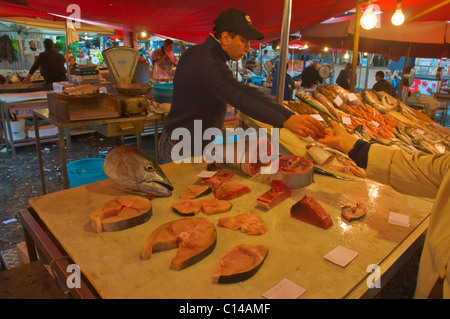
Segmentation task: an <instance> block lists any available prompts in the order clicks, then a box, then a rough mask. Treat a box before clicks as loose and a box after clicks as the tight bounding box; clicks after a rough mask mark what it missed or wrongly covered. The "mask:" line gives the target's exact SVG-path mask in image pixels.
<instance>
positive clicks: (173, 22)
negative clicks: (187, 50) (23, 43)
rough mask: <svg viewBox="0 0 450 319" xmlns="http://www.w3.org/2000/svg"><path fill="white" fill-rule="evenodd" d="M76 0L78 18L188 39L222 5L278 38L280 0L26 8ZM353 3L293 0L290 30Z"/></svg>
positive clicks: (204, 31)
mask: <svg viewBox="0 0 450 319" xmlns="http://www.w3.org/2000/svg"><path fill="white" fill-rule="evenodd" d="M72 3H76V4H78V5H79V6H80V8H81V18H82V19H84V20H89V21H97V22H102V23H107V24H112V25H115V26H118V27H123V28H133V29H134V30H136V31H144V30H145V31H147V32H149V33H154V34H160V35H164V36H167V37H170V38H174V39H179V40H183V41H187V42H192V43H201V42H203V41H204V39H205V38H206V37H207V36H208V34H209V33H210V32H212V28H213V21H214V19H215V18H216V17H217V15H218V14H219V13H220V12H222V11H223V10H225V9H228V8H230V7H235V8H238V9H241V10H244V11H245V12H247V13H248V14H249V16H250V18H251V19H252V21H253V24H254V25H255V27H256V28H257V29H259V30H261V31H262V32H263V33H264V34H265V38H264V40H263V41H264V42H266V41H271V40H274V39H279V38H280V33H281V25H282V19H283V1H262V0H246V1H242V0H216V1H198V0H170V1H168V0H158V1H156V0H143V1H142V0H141V1H138V0H108V1H103V0H97V1H92V0H77V1H75V2H74V1H73V0H60V1H54V0H28V6H29V7H30V8H33V9H36V10H41V11H43V12H51V13H57V14H61V15H66V16H67V15H69V13H67V12H66V8H67V6H68V5H69V4H72ZM354 6H355V0H322V1H293V5H292V11H291V12H292V17H291V33H295V32H297V31H299V30H301V29H302V28H304V27H307V26H311V25H314V24H317V23H319V22H321V21H323V20H327V19H329V18H331V17H333V16H336V15H338V14H341V13H343V12H345V11H347V10H350V9H352V8H353V7H354Z"/></svg>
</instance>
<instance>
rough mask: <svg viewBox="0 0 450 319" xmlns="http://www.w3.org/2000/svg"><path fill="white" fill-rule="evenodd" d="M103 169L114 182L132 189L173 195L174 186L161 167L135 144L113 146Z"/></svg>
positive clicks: (155, 194) (156, 194)
mask: <svg viewBox="0 0 450 319" xmlns="http://www.w3.org/2000/svg"><path fill="white" fill-rule="evenodd" d="M103 170H104V171H105V174H106V175H107V176H108V177H109V178H111V179H112V180H113V181H114V182H116V183H117V184H119V185H120V186H122V187H125V188H127V189H130V190H132V191H139V192H143V193H146V194H148V195H149V196H163V197H167V196H170V195H172V190H173V186H172V184H171V183H170V181H169V179H168V178H167V177H166V175H165V174H164V172H163V170H162V169H161V167H159V165H158V164H157V163H156V162H155V161H154V160H153V159H152V158H151V157H150V156H148V155H145V154H143V153H141V152H140V151H139V150H138V149H137V148H135V147H133V146H129V145H123V146H117V147H115V148H113V149H112V150H111V151H110V152H109V153H108V155H107V156H106V158H105V163H104V164H103Z"/></svg>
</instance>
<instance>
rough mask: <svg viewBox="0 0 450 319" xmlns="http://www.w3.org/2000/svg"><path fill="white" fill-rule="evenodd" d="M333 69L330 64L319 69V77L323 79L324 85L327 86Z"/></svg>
mask: <svg viewBox="0 0 450 319" xmlns="http://www.w3.org/2000/svg"><path fill="white" fill-rule="evenodd" d="M332 72H333V69H332V68H331V66H329V65H328V64H324V65H322V66H321V67H320V68H319V75H320V77H321V78H322V79H323V84H325V81H326V79H328V78H329V77H330V76H331V73H332Z"/></svg>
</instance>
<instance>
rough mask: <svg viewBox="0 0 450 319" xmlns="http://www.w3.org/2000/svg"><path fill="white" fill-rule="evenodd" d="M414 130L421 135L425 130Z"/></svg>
mask: <svg viewBox="0 0 450 319" xmlns="http://www.w3.org/2000/svg"><path fill="white" fill-rule="evenodd" d="M416 132H417V133H419V134H421V135H423V134H425V131H422V130H421V129H416Z"/></svg>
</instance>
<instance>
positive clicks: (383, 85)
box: [372, 71, 394, 96]
mask: <svg viewBox="0 0 450 319" xmlns="http://www.w3.org/2000/svg"><path fill="white" fill-rule="evenodd" d="M375 80H376V81H377V83H375V84H374V85H373V87H372V90H374V91H377V92H379V91H383V92H386V93H388V94H390V95H392V96H394V87H393V86H392V84H391V83H389V82H388V81H386V80H385V79H384V72H383V71H377V73H375Z"/></svg>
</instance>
